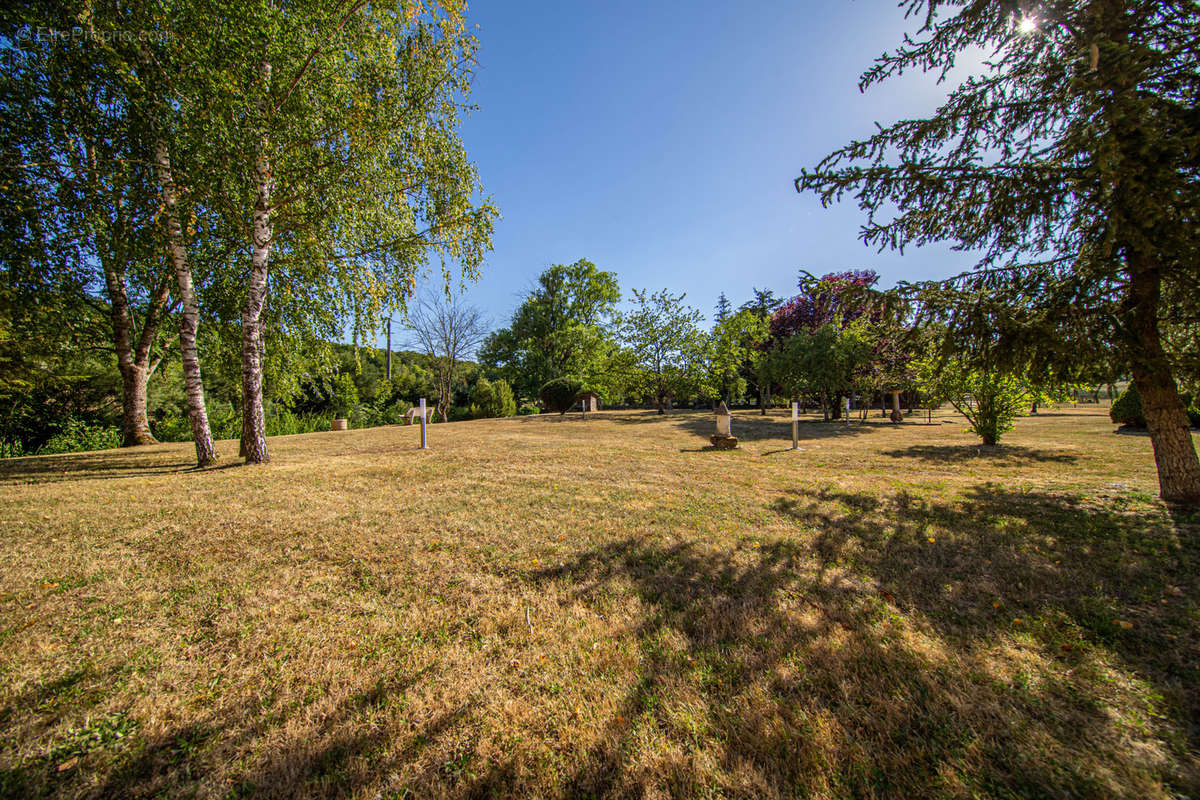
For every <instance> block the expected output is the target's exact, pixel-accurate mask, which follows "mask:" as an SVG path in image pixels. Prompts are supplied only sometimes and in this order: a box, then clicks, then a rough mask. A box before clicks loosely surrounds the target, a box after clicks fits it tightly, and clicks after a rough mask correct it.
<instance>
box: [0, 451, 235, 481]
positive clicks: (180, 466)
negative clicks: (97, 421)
mask: <svg viewBox="0 0 1200 800" xmlns="http://www.w3.org/2000/svg"><path fill="white" fill-rule="evenodd" d="M241 465H242V462H241V459H228V460H222V461H219V462H217V463H216V464H214V465H212V466H209V467H204V468H198V467H197V466H196V460H195V459H194V458H185V459H175V458H171V457H169V456H167V455H165V454H164V453H162V452H161V451H158V450H153V449H141V450H125V449H119V450H102V451H99V452H90V453H64V454H62V455H54V456H33V457H27V458H13V459H3V460H0V485H4V484H21V483H57V482H60V481H73V480H110V479H113V478H145V477H154V476H159V475H171V474H177V473H186V472H209V471H215V470H222V469H230V468H233V467H240V466H241Z"/></svg>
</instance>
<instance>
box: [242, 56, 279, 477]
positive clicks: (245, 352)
mask: <svg viewBox="0 0 1200 800" xmlns="http://www.w3.org/2000/svg"><path fill="white" fill-rule="evenodd" d="M262 73H263V79H264V83H266V84H267V87H269V86H270V82H271V65H270V64H263V65H262ZM261 148H262V149H261V150H260V151H259V154H258V157H257V158H256V159H255V162H254V178H255V184H256V189H257V195H258V196H257V197H256V198H255V201H254V215H253V229H252V232H251V249H250V275H249V278H248V280H247V289H246V305H245V306H244V307H243V308H242V454H243V455H244V456H245V458H246V463H247V464H263V463H266V462H267V461H270V460H271V456H270V455H269V454H268V453H267V433H266V420H265V419H264V417H263V397H262V385H263V364H262V362H263V347H262V310H263V304H264V303H265V301H266V296H267V267H268V265H269V264H270V260H271V245H272V243H273V238H274V230H273V229H272V222H271V183H272V176H271V162H270V159H269V157H268V155H267V142H266V141H265V139H264V141H263V142H262V144H261Z"/></svg>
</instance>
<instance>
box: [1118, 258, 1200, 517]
mask: <svg viewBox="0 0 1200 800" xmlns="http://www.w3.org/2000/svg"><path fill="white" fill-rule="evenodd" d="M1130 269H1131V275H1130V283H1129V293H1128V296H1127V298H1126V301H1125V304H1124V305H1125V323H1126V325H1127V327H1128V329H1129V331H1130V333H1131V334H1132V337H1133V340H1134V353H1133V358H1132V359H1131V361H1132V372H1133V383H1134V385H1135V386H1136V387H1137V390H1138V394H1139V395H1141V398H1142V414H1143V416H1145V418H1146V427H1147V428H1149V430H1150V443H1151V445H1152V446H1153V447H1154V463H1155V465H1156V466H1157V467H1158V489H1159V495H1160V496H1161V497H1162V499H1163V500H1169V501H1174V502H1181V503H1200V460H1198V459H1197V457H1196V447H1195V445H1194V444H1193V442H1192V433H1191V430H1190V428H1189V426H1188V419H1187V413H1186V412H1185V411H1184V408H1183V401H1182V400H1181V398H1180V397H1179V391H1178V389H1177V388H1176V386H1175V379H1174V377H1173V376H1172V375H1171V368H1170V365H1169V363H1168V361H1167V355H1166V352H1165V350H1164V349H1163V346H1162V338H1161V336H1160V332H1159V328H1158V310H1159V302H1160V298H1161V293H1162V276H1161V274H1160V273H1159V270H1158V264H1157V262H1156V261H1154V260H1153V259H1152V258H1150V257H1145V256H1143V257H1141V258H1132V259H1130Z"/></svg>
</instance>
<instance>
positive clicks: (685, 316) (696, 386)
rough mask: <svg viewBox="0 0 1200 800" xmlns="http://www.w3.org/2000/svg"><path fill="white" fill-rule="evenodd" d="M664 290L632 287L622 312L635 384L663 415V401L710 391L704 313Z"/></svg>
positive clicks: (622, 332)
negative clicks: (634, 367) (649, 291)
mask: <svg viewBox="0 0 1200 800" xmlns="http://www.w3.org/2000/svg"><path fill="white" fill-rule="evenodd" d="M685 297H686V295H682V294H680V295H673V294H671V293H670V292H669V291H667V290H666V289H663V290H662V291H660V292H655V293H654V294H649V295H648V294H646V292H644V291H639V290H637V289H634V290H633V306H634V307H633V310H632V311H630V312H628V313H626V314H623V315H622V316H621V338H622V340H623V341H624V343H625V345H626V346H627V347H628V348H629V349H630V350H631V351H632V352H633V354H634V357H635V358H636V359H637V364H638V373H639V384H640V386H641V388H642V389H643V391H645V392H646V393H647V394H649V395H651V396H652V397H654V401H655V407H656V408H657V409H658V413H660V414H662V413H664V411H665V407H666V404H667V402H668V401H670V400H671V399H673V398H677V397H684V396H687V395H690V394H696V393H705V394H708V393H710V392H711V389H710V388H709V387H708V386H707V384H706V383H705V377H706V374H705V373H706V369H705V368H706V365H707V361H708V352H709V341H708V336H707V335H706V334H705V333H704V332H703V331H701V330H700V329H699V328H698V327H697V324H698V323H700V322H701V321H702V320H703V319H704V316H703V315H702V314H701V313H700V312H699V311H697V310H696V309H694V308H691V307H690V306H687V305H684V302H683V300H684V298H685Z"/></svg>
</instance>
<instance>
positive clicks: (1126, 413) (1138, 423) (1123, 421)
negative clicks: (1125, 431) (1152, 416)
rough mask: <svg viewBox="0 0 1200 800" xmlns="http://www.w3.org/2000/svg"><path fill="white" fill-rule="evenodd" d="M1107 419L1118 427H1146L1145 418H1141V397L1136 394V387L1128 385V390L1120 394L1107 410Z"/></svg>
mask: <svg viewBox="0 0 1200 800" xmlns="http://www.w3.org/2000/svg"><path fill="white" fill-rule="evenodd" d="M1108 418H1109V419H1111V420H1112V421H1113V422H1115V423H1117V424H1118V425H1127V426H1129V427H1131V428H1144V427H1146V418H1145V417H1144V416H1142V397H1141V395H1139V394H1138V390H1137V387H1135V386H1134V385H1133V384H1132V383H1131V384H1129V388H1128V389H1126V390H1125V391H1124V392H1122V393H1121V396H1120V397H1118V398H1117V399H1116V400H1115V401H1114V402H1113V404H1112V408H1110V409H1109V410H1108Z"/></svg>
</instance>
